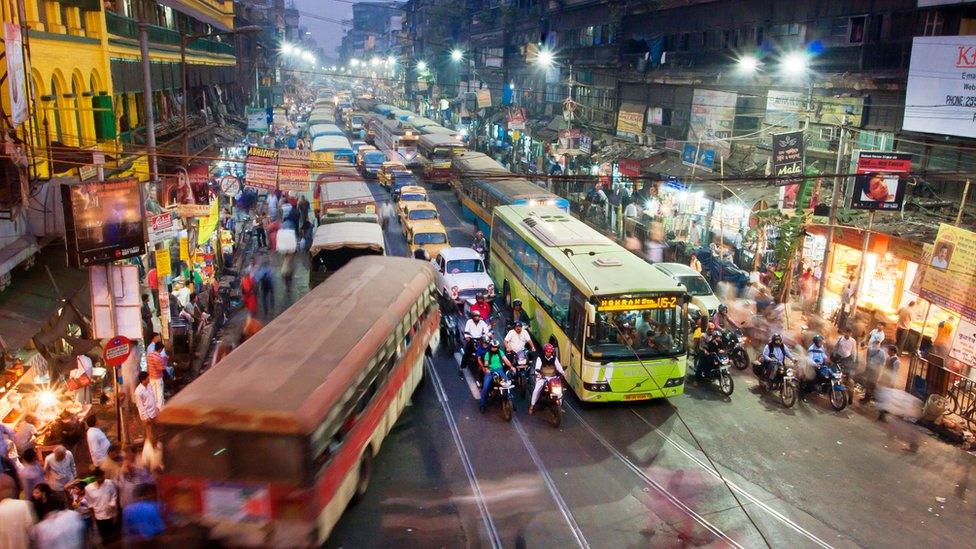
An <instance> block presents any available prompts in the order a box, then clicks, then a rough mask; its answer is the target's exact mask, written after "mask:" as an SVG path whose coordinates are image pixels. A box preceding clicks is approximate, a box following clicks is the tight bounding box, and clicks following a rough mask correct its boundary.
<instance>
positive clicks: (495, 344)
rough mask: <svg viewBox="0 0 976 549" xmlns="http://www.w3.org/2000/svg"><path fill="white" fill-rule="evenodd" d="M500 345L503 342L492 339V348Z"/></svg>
mask: <svg viewBox="0 0 976 549" xmlns="http://www.w3.org/2000/svg"><path fill="white" fill-rule="evenodd" d="M499 345H501V343H499V342H498V340H497V339H493V340H491V347H492V348H495V347H498V346H499Z"/></svg>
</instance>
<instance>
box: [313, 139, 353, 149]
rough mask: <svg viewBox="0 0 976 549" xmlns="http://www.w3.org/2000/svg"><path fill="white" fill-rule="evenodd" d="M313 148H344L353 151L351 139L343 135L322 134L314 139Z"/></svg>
mask: <svg viewBox="0 0 976 549" xmlns="http://www.w3.org/2000/svg"><path fill="white" fill-rule="evenodd" d="M312 150H313V151H321V150H343V151H346V150H347V151H349V152H352V145H351V144H350V143H349V140H348V139H346V138H345V137H342V136H341V135H320V136H318V137H316V138H315V139H313V140H312Z"/></svg>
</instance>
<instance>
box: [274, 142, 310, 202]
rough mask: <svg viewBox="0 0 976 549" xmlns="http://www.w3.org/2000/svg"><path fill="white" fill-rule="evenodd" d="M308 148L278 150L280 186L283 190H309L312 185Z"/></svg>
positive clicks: (302, 191)
mask: <svg viewBox="0 0 976 549" xmlns="http://www.w3.org/2000/svg"><path fill="white" fill-rule="evenodd" d="M310 162H311V153H310V151H308V150H297V149H279V150H278V188H279V189H281V190H282V191H293V192H301V193H304V192H308V191H309V189H310V188H311V186H312V175H311V170H310V168H309V165H310Z"/></svg>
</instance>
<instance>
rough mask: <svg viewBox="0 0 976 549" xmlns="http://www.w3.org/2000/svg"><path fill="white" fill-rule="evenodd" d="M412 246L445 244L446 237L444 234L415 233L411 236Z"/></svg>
mask: <svg viewBox="0 0 976 549" xmlns="http://www.w3.org/2000/svg"><path fill="white" fill-rule="evenodd" d="M413 243H414V244H418V245H419V244H447V235H446V234H444V233H417V234H415V235H413Z"/></svg>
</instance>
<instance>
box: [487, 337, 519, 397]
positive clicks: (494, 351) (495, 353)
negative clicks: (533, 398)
mask: <svg viewBox="0 0 976 549" xmlns="http://www.w3.org/2000/svg"><path fill="white" fill-rule="evenodd" d="M498 347H499V343H498V340H497V339H493V340H491V345H490V346H489V347H488V351H487V352H486V353H485V356H483V357H479V358H478V364H479V365H480V366H481V371H482V372H483V373H484V374H485V377H484V379H482V381H481V405H480V408H481V411H482V412H484V411H485V407H486V406H487V405H488V393H490V392H491V385H492V383H494V382H495V378H496V377H498V378H503V379H506V380H511V378H510V377H509V372H510V371H512V370H514V368H513V367H512V363H511V362H509V360H508V358H506V357H505V355H504V354H502V351H501V349H499V348H498Z"/></svg>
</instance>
